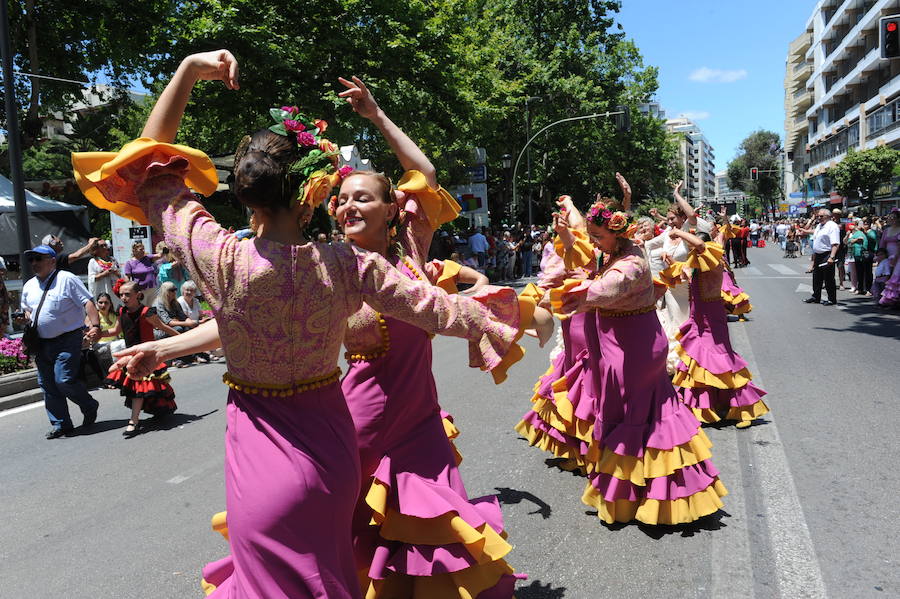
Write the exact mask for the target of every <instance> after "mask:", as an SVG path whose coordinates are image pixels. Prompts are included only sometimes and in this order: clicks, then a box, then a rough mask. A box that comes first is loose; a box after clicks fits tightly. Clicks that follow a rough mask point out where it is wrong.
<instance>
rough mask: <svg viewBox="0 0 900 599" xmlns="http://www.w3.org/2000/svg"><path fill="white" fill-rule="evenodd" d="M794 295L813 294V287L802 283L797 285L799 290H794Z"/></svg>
mask: <svg viewBox="0 0 900 599" xmlns="http://www.w3.org/2000/svg"><path fill="white" fill-rule="evenodd" d="M794 293H812V285H807V284H806V283H800V284H799V285H797V289H795V290H794Z"/></svg>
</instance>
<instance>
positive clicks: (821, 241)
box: [813, 220, 841, 254]
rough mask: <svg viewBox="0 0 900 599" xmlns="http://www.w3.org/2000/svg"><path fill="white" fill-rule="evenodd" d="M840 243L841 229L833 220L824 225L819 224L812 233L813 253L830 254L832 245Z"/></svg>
mask: <svg viewBox="0 0 900 599" xmlns="http://www.w3.org/2000/svg"><path fill="white" fill-rule="evenodd" d="M840 243H841V228H840V227H839V226H838V225H837V223H836V222H834V221H833V220H829V221H827V222H826V223H825V224H824V225H823V224H822V223H819V224H818V225H816V229H815V231H813V253H814V254H824V253H825V252H831V246H832V245H839V244H840Z"/></svg>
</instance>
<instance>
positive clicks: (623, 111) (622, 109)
mask: <svg viewBox="0 0 900 599" xmlns="http://www.w3.org/2000/svg"><path fill="white" fill-rule="evenodd" d="M529 99H531V98H529ZM615 116H619V117H620V118H619V119H617V121H618V122H617V123H616V125H617V126H616V129H617V130H619V131H623V132H625V131H628V130H630V129H631V118H630V113H629V111H628V107H627V106H616V110H614V111H607V112H598V113H595V114H586V115H583V116H573V117H569V118H567V119H560V120H558V121H554V122H552V123H550V124H549V125H547V126H546V127H544V128H543V129H541V130H540V131H538V132H537V133H535V134H534V135H532V136H531V137H530V138H529V139H528V141H527V142H525V146H524V147H523V148H522V150H521V151H520V152H519V156H518V157H517V158H516V165H515V167H513V174H512V189H513V210H514V214H518V212H519V210H518V208H519V201H518V198H519V196H518V194H516V173H518V172H519V162H520V161H521V160H522V155H523V154H525V151H526V150H527V149H528V147H529V146H530V145H531V142H533V141H534V140H535V139H536V138H537V137H538V136H539V135H540V134H541V133H543V132H544V131H546V130H547V129H550V128H551V127H555V126H556V125H561V124H562V123H569V122H572V121H583V120H585V119H601V118H609V117H615ZM530 183H531V181H530V180H529V185H530ZM532 224H533V219H532V214H531V197H529V198H528V230H529V231H530V230H531V225H532Z"/></svg>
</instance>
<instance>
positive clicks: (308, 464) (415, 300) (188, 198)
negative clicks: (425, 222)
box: [73, 50, 521, 599]
mask: <svg viewBox="0 0 900 599" xmlns="http://www.w3.org/2000/svg"><path fill="white" fill-rule="evenodd" d="M237 70H238V67H237V62H236V61H235V59H234V57H233V56H232V55H231V54H230V53H229V52H227V51H225V50H221V51H214V52H207V53H203V54H195V55H192V56H189V57H187V58H186V59H184V60H183V61H182V63H181V65H180V66H179V68H178V70H177V71H176V73H175V75H174V76H173V78H172V80H171V81H170V82H169V84H168V86H167V87H166V89H165V91H164V92H163V94H162V95H161V96H160V98H159V100H158V101H157V104H156V106H155V107H154V109H153V111H152V112H151V114H150V117H149V119H148V121H147V124H146V125H145V127H144V132H143V137H142V138H141V139H139V140H137V141H135V142H132V143H130V144H127V145H126V146H125V147H124V148H123V149H122V150H121V151H120V152H119V153H118V154H113V155H110V154H99V155H97V154H87V155H74V156H73V164H74V166H75V170H76V178H77V180H78V182H79V185H80V187H81V188H82V190H83V191H84V192H85V195H87V196H88V198H89V199H90V200H91V201H92V202H94V203H95V204H96V205H99V206H101V207H110V208H113V209H116V210H117V211H119V212H120V213H124V214H128V215H131V216H134V217H137V220H139V221H140V222H147V221H150V222H151V223H152V224H153V225H154V226H155V227H157V228H158V229H160V230H162V231H163V232H164V233H165V238H166V243H167V244H168V245H169V247H170V248H172V249H173V251H174V252H175V254H176V255H179V256H181V257H182V259H183V261H184V263H185V264H186V265H187V267H188V269H189V270H190V272H191V274H192V277H193V279H194V280H195V281H196V283H197V285H198V287H199V288H200V289H201V290H202V291H203V295H204V297H206V298H207V299H208V301H209V302H210V304H211V305H212V308H213V311H214V313H215V316H216V319H217V321H218V325H219V327H220V328H219V332H220V335H221V340H222V346H223V349H224V350H225V354H226V356H227V357H228V367H229V372H228V374H227V375H226V376H225V381H226V384H227V385H228V386H229V387H230V391H229V399H228V410H227V420H228V426H227V432H226V468H225V487H226V507H227V509H228V529H229V530H228V533H229V544H230V547H231V556H230V557H229V558H227V559H228V560H229V562H230V564H231V569H230V572H229V575H228V576H227V578H225V579H224V580H217V581H213V580H208V581H207V582H208V583H209V586H208V587H207V588H208V590H211V591H212V594H211V596H214V597H216V598H228V597H241V598H245V597H250V598H260V599H261V598H266V599H280V598H284V599H287V598H291V599H295V598H302V597H326V596H327V597H329V598H333V597H334V598H345V597H354V598H355V597H360V596H361V595H360V591H359V584H358V581H357V580H356V571H355V568H354V558H353V549H352V542H351V521H352V517H353V511H354V504H355V502H356V497H357V494H358V492H359V481H360V478H361V473H360V463H359V452H358V449H357V445H356V436H355V433H354V429H353V422H352V419H351V416H350V412H349V410H348V409H347V406H346V403H345V401H344V397H343V394H342V392H341V388H340V385H339V382H338V379H339V374H340V370H339V369H338V368H337V359H338V353H339V350H340V345H341V342H342V340H343V335H344V331H345V330H346V326H347V318H348V317H349V316H350V315H351V314H353V313H354V312H356V311H357V310H359V308H360V307H361V305H362V303H363V302H366V303H368V304H369V305H370V306H372V307H373V308H374V309H376V310H378V311H379V312H381V313H383V314H387V315H390V316H395V317H397V318H400V319H402V320H403V321H405V322H409V323H410V324H413V325H415V326H417V327H419V328H421V329H423V330H425V331H427V332H429V333H443V334H448V335H451V336H458V337H463V338H466V339H468V340H469V341H470V342H471V346H470V360H471V361H472V363H473V364H475V365H477V366H479V367H484V368H487V369H490V368H493V367H495V366H497V364H498V363H499V362H500V361H501V360H502V359H503V356H504V355H505V353H506V352H507V351H508V350H509V349H510V348H511V347H512V346H513V343H514V339H516V338H517V337H518V336H519V335H520V334H521V332H520V331H519V328H518V327H519V324H520V322H521V319H520V314H519V301H518V298H517V297H516V295H515V292H514V291H512V290H511V289H508V290H505V291H504V290H500V291H498V292H497V293H496V294H494V295H493V296H492V298H491V303H490V305H485V304H483V303H480V302H478V301H477V300H475V299H472V298H466V297H460V296H449V295H447V294H446V293H445V292H444V291H443V290H442V289H440V288H438V287H435V286H432V285H427V284H424V283H421V282H415V281H411V280H410V279H409V278H407V277H406V276H404V275H403V274H402V273H400V272H399V271H397V269H395V268H394V267H393V266H392V265H391V264H390V262H388V261H387V260H386V259H385V258H383V257H382V256H380V255H378V254H377V253H374V252H366V251H363V250H359V249H357V248H355V247H353V246H352V245H350V244H332V245H324V244H314V243H305V242H304V240H303V238H302V235H301V229H302V226H303V225H305V223H306V222H308V220H309V217H310V214H311V212H312V209H313V208H314V207H315V206H316V205H318V204H319V203H321V201H322V200H324V199H325V197H327V195H328V193H329V192H330V189H331V188H332V187H333V186H334V184H335V183H337V180H338V177H339V175H338V174H337V172H336V168H335V166H334V164H333V162H332V160H331V159H332V158H334V156H333V155H332V152H331V151H330V149H331V148H332V147H333V145H332V144H331V143H330V142H328V141H327V140H324V139H320V138H319V137H318V135H319V133H320V132H321V130H322V129H323V128H324V123H322V122H318V123H316V122H312V121H310V120H309V119H305V118H303V117H302V116H301V115H300V114H299V111H295V110H294V109H292V108H288V107H285V109H282V110H280V111H279V110H277V109H276V110H274V111H272V112H273V114H275V115H277V116H278V118H279V120H280V121H281V122H280V123H277V124H276V125H274V126H273V127H272V128H270V129H263V130H260V131H257V132H255V133H253V134H252V135H250V136H246V137H245V138H244V139H243V140H242V141H241V144H240V145H239V147H238V151H237V152H236V156H235V192H236V195H237V198H238V200H239V201H241V202H242V203H243V204H245V205H246V206H248V207H250V208H251V209H253V211H254V216H255V220H256V223H257V236H256V238H255V239H253V240H252V241H248V242H240V241H238V240H237V239H236V238H235V237H234V236H233V235H231V234H229V233H228V232H227V231H226V230H225V229H223V228H222V227H221V226H219V225H218V224H217V223H216V222H215V221H214V220H213V218H212V217H211V216H210V215H209V213H207V212H206V211H205V210H204V209H203V206H202V205H201V204H200V203H199V202H197V201H196V200H195V199H194V197H195V196H194V194H193V193H192V192H191V191H190V189H189V188H188V185H190V186H191V187H192V188H194V189H196V190H197V191H199V192H201V193H204V194H208V193H211V192H212V191H213V190H214V189H215V188H216V185H217V177H216V175H215V169H214V166H213V165H212V162H211V161H210V160H209V159H208V158H207V157H206V156H205V155H204V154H202V153H201V152H199V151H197V150H194V149H191V148H188V147H186V146H174V145H171V144H170V143H168V142H170V141H172V140H173V139H174V137H175V134H176V132H177V129H178V124H179V122H180V119H181V116H182V114H183V112H184V108H185V106H186V104H187V100H188V98H189V96H190V92H191V89H192V88H193V86H194V84H195V83H196V81H198V80H200V79H213V80H219V79H221V80H223V81H224V82H225V84H226V86H227V87H229V88H230V89H237V87H238V80H237ZM299 125H303V129H301V128H300V126H299ZM304 133H306V134H307V135H303V134H304ZM314 150H318V151H320V152H321V154H312V152H313V151H314ZM310 167H314V168H310ZM262 299H264V300H265V302H266V305H267V306H268V308H269V309H268V310H267V311H266V314H269V315H270V318H261V317H260V313H259V311H258V310H253V309H251V308H252V306H255V305H257V304H258V302H260V301H261V300H262ZM250 315H252V317H251V316H250ZM176 339H177V338H176ZM161 354H162V352H154V351H152V349H151V350H143V351H139V352H137V353H135V354H134V355H133V356H131V358H130V360H129V362H128V364H127V368H128V370H129V371H131V370H132V368H134V369H135V371H136V372H139V371H140V370H141V369H146V368H148V366H147V365H148V364H150V363H153V362H155V361H158V360H160V359H163V358H164V357H163V356H162V355H161ZM326 516H327V517H326ZM212 587H215V588H212Z"/></svg>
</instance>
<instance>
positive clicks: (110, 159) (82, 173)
mask: <svg viewBox="0 0 900 599" xmlns="http://www.w3.org/2000/svg"><path fill="white" fill-rule="evenodd" d="M151 156H155V157H156V159H163V160H164V159H166V158H169V157H172V156H181V157H183V158H185V159H186V160H187V161H188V171H187V174H186V175H185V178H184V181H185V183H186V184H187V186H188V187H190V188H191V189H193V190H194V191H197V192H198V193H201V194H203V195H210V194H211V193H213V192H214V191H215V190H216V187H218V185H219V177H218V175H217V174H216V167H215V166H214V165H213V163H212V161H211V160H210V159H209V157H208V156H207V155H206V154H204V153H203V152H201V151H200V150H195V149H194V148H191V147H188V146H182V145H176V144H166V143H160V142H158V141H156V140H154V139H150V138H149V137H141V138H139V139H136V140H134V141H132V142H129V143H127V144H125V145H124V146H122V149H121V150H119V151H118V152H73V153H72V169H73V170H74V172H75V182H76V183H78V187H79V188H80V189H81V192H82V193H83V194H84V196H85V197H86V198H87V199H88V200H89V201H90V202H91V203H92V204H93V205H94V206H96V207H97V208H102V209H104V210H109V211H111V212H115V213H116V214H118V215H119V216H121V217H124V218H127V219H130V220H135V221H138V222H139V223H142V224H147V223H148V222H149V219H148V218H147V215H146V214H144V211H143V209H141V207H140V206H138V205H137V204H136V203H135V204H132V203H126V202H125V201H117V200H115V199H113V198H107V197H106V196H104V194H103V192H102V191H101V190H100V188H99V187H98V186H97V184H98V183H101V182H106V183H110V184H111V186H116V185H120V184H121V182H123V178H122V177H121V176H120V175H119V174H118V171H119V169H122V168H123V167H126V166H128V165H130V164H132V163H134V162H137V161H139V160H140V159H142V158H148V157H151Z"/></svg>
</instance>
